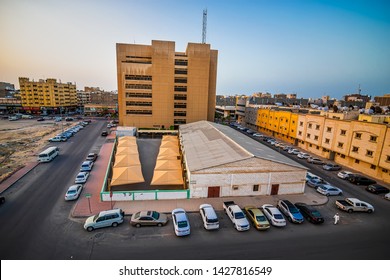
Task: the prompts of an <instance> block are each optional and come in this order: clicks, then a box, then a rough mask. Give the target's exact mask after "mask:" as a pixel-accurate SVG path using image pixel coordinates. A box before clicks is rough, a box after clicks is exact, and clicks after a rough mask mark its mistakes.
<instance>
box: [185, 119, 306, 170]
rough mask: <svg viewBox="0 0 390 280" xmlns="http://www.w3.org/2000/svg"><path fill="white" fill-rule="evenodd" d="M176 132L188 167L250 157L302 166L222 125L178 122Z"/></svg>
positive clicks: (193, 167) (199, 166)
mask: <svg viewBox="0 0 390 280" xmlns="http://www.w3.org/2000/svg"><path fill="white" fill-rule="evenodd" d="M180 135H181V141H182V145H183V146H184V151H183V152H184V153H185V156H186V158H187V165H188V168H189V169H190V171H197V170H202V169H206V168H211V167H217V166H220V165H224V164H228V163H233V162H237V161H243V160H246V159H250V158H253V157H257V158H261V159H266V160H269V161H273V162H276V163H281V164H287V165H290V166H294V167H298V168H303V169H306V168H305V167H304V166H302V165H300V164H299V163H297V162H295V161H294V160H292V159H290V158H288V157H286V156H284V155H282V154H280V153H278V152H276V151H274V150H273V149H271V148H269V147H267V146H266V145H264V144H262V143H259V142H257V141H255V140H253V139H252V138H250V137H248V136H246V135H244V134H242V133H240V132H238V131H236V130H234V129H232V128H230V127H228V126H225V125H220V124H216V123H211V122H207V121H199V122H195V123H190V124H186V125H181V126H180ZM243 163H244V162H243Z"/></svg>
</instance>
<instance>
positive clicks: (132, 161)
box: [114, 155, 141, 167]
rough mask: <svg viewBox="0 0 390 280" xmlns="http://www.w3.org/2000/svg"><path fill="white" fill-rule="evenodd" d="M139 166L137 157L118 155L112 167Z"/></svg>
mask: <svg viewBox="0 0 390 280" xmlns="http://www.w3.org/2000/svg"><path fill="white" fill-rule="evenodd" d="M134 165H141V162H140V161H139V157H138V155H122V156H121V155H119V156H116V157H115V163H114V167H129V166H134Z"/></svg>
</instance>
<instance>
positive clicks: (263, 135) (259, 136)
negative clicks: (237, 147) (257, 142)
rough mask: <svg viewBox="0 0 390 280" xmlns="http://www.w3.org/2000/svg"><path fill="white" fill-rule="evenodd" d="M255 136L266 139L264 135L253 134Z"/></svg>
mask: <svg viewBox="0 0 390 280" xmlns="http://www.w3.org/2000/svg"><path fill="white" fill-rule="evenodd" d="M253 136H254V137H264V135H263V134H260V133H255V134H253Z"/></svg>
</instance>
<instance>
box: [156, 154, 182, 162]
mask: <svg viewBox="0 0 390 280" xmlns="http://www.w3.org/2000/svg"><path fill="white" fill-rule="evenodd" d="M179 159H180V158H179ZM159 160H178V158H177V155H158V156H157V161H159Z"/></svg>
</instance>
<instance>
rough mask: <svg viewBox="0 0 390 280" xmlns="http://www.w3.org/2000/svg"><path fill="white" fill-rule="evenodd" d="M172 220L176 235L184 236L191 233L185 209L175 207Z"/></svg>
mask: <svg viewBox="0 0 390 280" xmlns="http://www.w3.org/2000/svg"><path fill="white" fill-rule="evenodd" d="M172 221H173V228H174V230H175V234H176V236H184V235H189V234H190V233H191V229H190V222H189V220H188V218H187V213H186V211H185V210H184V209H182V208H176V209H174V210H173V211H172Z"/></svg>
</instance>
